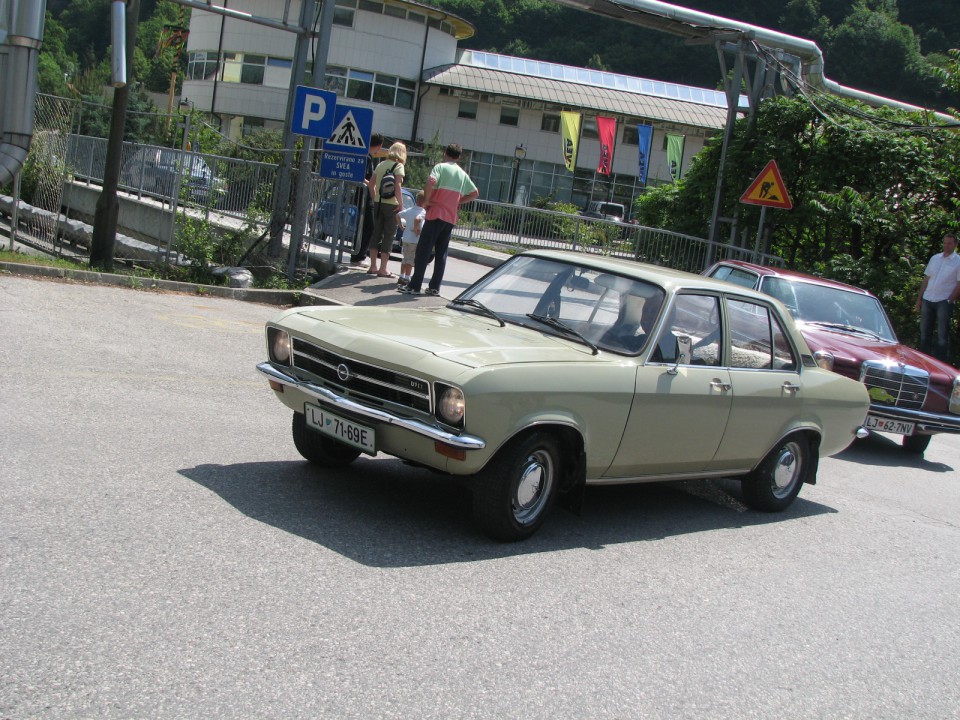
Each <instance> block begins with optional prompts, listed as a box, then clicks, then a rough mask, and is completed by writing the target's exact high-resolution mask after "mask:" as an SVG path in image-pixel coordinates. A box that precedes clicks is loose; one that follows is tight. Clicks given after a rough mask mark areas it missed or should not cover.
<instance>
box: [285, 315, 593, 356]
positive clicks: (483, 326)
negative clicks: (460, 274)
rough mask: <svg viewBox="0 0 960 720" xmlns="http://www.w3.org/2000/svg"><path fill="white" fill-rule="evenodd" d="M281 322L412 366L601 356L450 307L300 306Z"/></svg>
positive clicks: (361, 352)
mask: <svg viewBox="0 0 960 720" xmlns="http://www.w3.org/2000/svg"><path fill="white" fill-rule="evenodd" d="M281 324H283V325H288V326H289V327H290V328H291V329H292V330H296V331H299V332H301V333H305V334H307V335H314V336H315V337H316V338H317V339H318V340H320V341H321V342H324V343H330V344H331V345H333V346H335V347H338V348H340V349H342V350H344V351H349V352H350V353H354V354H356V355H358V356H367V357H371V358H380V359H382V360H388V361H393V362H395V363H399V364H402V365H406V366H408V367H416V366H417V363H418V361H422V359H423V358H424V357H425V356H435V357H437V358H442V359H445V360H448V361H451V362H455V363H458V364H460V365H463V366H466V367H470V368H477V367H483V366H489V365H502V364H508V363H534V362H536V363H544V362H583V361H585V360H591V359H593V358H595V357H596V358H599V357H600V356H594V355H593V354H592V351H591V349H590V348H589V347H587V346H586V345H583V344H581V343H579V342H577V341H573V340H566V339H564V338H561V337H557V336H553V335H548V334H546V333H544V332H539V331H537V330H535V329H529V328H523V327H519V326H517V325H511V324H509V323H508V324H507V326H506V327H500V326H499V325H498V324H497V322H496V321H495V320H493V319H492V318H488V317H485V316H482V315H476V314H474V313H471V312H460V311H458V310H452V309H448V308H430V309H410V308H383V307H377V308H370V307H366V308H365V307H353V306H343V307H319V308H309V309H302V308H301V309H298V310H297V311H296V312H295V313H293V314H289V315H287V316H285V321H284V322H282V323H281Z"/></svg>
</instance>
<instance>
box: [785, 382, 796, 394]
mask: <svg viewBox="0 0 960 720" xmlns="http://www.w3.org/2000/svg"><path fill="white" fill-rule="evenodd" d="M799 389H800V386H799V385H795V384H793V383H792V382H790V381H789V380H787V381H786V382H785V383H784V384H783V391H784V392H788V393H795V392H796V391H797V390H799Z"/></svg>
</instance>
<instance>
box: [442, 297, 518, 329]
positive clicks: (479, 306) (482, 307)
mask: <svg viewBox="0 0 960 720" xmlns="http://www.w3.org/2000/svg"><path fill="white" fill-rule="evenodd" d="M451 304H453V305H467V306H468V307H472V308H476V309H477V310H479V311H480V312H481V313H482V314H484V315H486V316H487V317H490V318H493V319H494V320H496V321H497V322H498V323H500V327H506V326H507V324H506V323H505V322H504V321H503V318H501V317H500V316H499V315H497V314H496V313H495V312H494V311H493V310H491V309H490V308H488V307H487V306H486V305H484V304H483V303H482V302H480V301H479V300H461V299H460V298H456V299H454V300H451Z"/></svg>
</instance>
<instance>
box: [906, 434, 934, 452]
mask: <svg viewBox="0 0 960 720" xmlns="http://www.w3.org/2000/svg"><path fill="white" fill-rule="evenodd" d="M932 438H933V435H904V436H903V440H902V441H901V445H903V449H904V450H906V451H907V452H912V453H916V454H917V455H923V454H924V453H925V452H926V451H927V446H928V445H930V440H931V439H932Z"/></svg>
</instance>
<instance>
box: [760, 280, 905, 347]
mask: <svg viewBox="0 0 960 720" xmlns="http://www.w3.org/2000/svg"><path fill="white" fill-rule="evenodd" d="M760 289H761V290H763V292H765V293H766V294H767V295H772V296H773V297H775V298H776V299H777V300H779V301H780V302H782V303H783V304H784V305H786V306H787V309H788V310H789V311H790V314H791V315H793V317H794V318H795V319H796V320H799V321H801V322H808V323H818V324H820V325H825V326H828V327H830V328H833V329H835V330H842V331H847V332H860V333H864V334H867V335H871V336H875V337H877V338H879V339H881V340H887V341H889V342H897V336H896V333H894V331H893V328H892V327H891V326H890V321H889V319H888V318H887V314H886V313H885V312H884V311H883V307H882V306H881V305H880V301H879V300H877V299H876V298H875V297H873V296H872V295H862V294H860V293H856V292H850V291H849V290H844V289H843V288H837V287H829V286H827V285H819V284H816V283H808V282H795V281H791V280H787V279H785V278H776V277H768V278H764V280H763V284H762V285H761V287H760Z"/></svg>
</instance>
